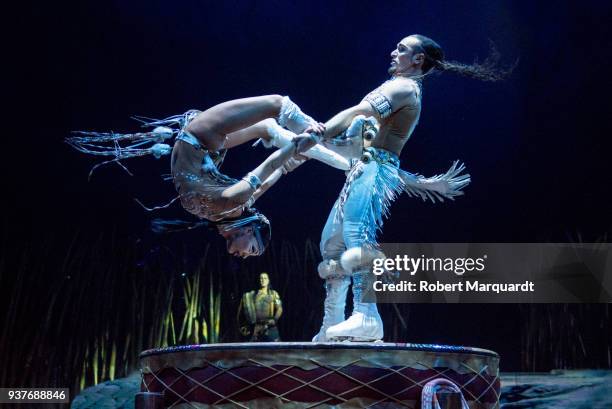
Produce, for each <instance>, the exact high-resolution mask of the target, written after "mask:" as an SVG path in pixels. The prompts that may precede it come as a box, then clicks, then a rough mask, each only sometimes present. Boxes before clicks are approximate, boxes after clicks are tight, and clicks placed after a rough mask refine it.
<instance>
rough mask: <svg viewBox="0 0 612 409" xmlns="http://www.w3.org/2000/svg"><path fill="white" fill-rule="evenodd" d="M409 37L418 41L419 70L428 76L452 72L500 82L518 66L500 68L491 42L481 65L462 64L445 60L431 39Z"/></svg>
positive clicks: (497, 55)
mask: <svg viewBox="0 0 612 409" xmlns="http://www.w3.org/2000/svg"><path fill="white" fill-rule="evenodd" d="M410 37H414V38H416V39H417V40H419V42H420V46H421V48H422V51H423V54H425V61H424V62H423V67H422V68H421V69H422V71H423V74H428V73H430V72H432V71H444V72H454V73H456V74H459V75H463V76H465V77H470V78H475V79H478V80H481V81H500V80H503V79H506V78H508V76H509V75H510V74H511V73H512V70H514V68H515V67H516V65H517V64H518V60H517V61H516V62H515V63H514V64H512V65H511V66H509V67H506V68H504V67H501V66H500V65H499V60H500V57H501V55H500V53H499V51H497V48H495V44H493V42H490V44H489V55H488V56H487V58H485V59H484V61H483V62H482V63H479V62H478V61H477V60H476V61H474V62H473V63H472V64H464V63H461V62H458V61H447V60H445V59H444V51H443V50H442V47H440V45H439V44H438V43H436V42H435V41H434V40H432V39H431V38H429V37H425V36H423V35H420V34H413V35H411V36H410Z"/></svg>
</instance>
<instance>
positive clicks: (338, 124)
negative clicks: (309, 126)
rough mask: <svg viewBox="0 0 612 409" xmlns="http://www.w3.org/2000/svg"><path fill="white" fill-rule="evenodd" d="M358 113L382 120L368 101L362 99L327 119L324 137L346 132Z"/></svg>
mask: <svg viewBox="0 0 612 409" xmlns="http://www.w3.org/2000/svg"><path fill="white" fill-rule="evenodd" d="M357 115H365V116H366V117H368V116H374V117H375V118H376V120H378V121H380V116H379V115H378V113H377V112H376V111H375V110H374V109H373V108H372V106H371V105H370V104H369V103H368V102H366V101H361V102H360V103H359V104H357V105H355V106H353V107H351V108H348V109H345V110H344V111H341V112H340V113H338V114H336V115H334V116H333V117H332V118H331V119H330V120H329V121H327V122H326V123H325V133H324V135H323V137H324V138H333V137H334V136H336V135H338V134H340V133H342V132H344V131H345V130H346V128H348V127H349V125H350V124H351V122H352V121H353V119H354V118H355V117H356V116H357Z"/></svg>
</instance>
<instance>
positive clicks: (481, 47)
mask: <svg viewBox="0 0 612 409" xmlns="http://www.w3.org/2000/svg"><path fill="white" fill-rule="evenodd" d="M328 3H329V2H322V1H321V2H318V1H308V2H306V1H304V2H288V1H265V2H256V1H224V2H208V1H194V0H191V1H181V2H169V1H159V0H158V1H129V2H121V1H104V2H102V1H100V2H87V1H85V2H78V3H76V2H75V3H72V4H70V3H51V2H50V3H29V4H28V5H26V7H24V8H22V9H20V10H9V11H8V12H7V15H6V16H5V19H6V25H5V28H7V29H8V30H7V31H8V32H7V35H6V36H5V41H6V42H7V46H6V47H5V50H6V51H5V53H6V55H7V56H8V58H7V60H5V64H6V65H8V68H9V74H8V75H6V76H5V78H4V79H5V82H6V84H5V86H4V87H3V88H4V93H5V98H4V99H5V102H6V103H7V105H8V109H6V110H5V111H4V112H5V113H6V115H7V116H6V117H5V118H4V120H3V123H4V124H5V129H4V131H5V132H3V135H2V138H3V142H2V147H3V153H4V155H3V158H2V160H1V161H0V166H1V171H2V175H3V191H4V194H3V195H2V196H3V199H2V205H3V209H2V215H1V219H0V220H2V222H3V224H4V227H3V251H4V252H5V255H4V258H3V260H5V263H8V264H10V261H11V260H19V259H20V258H23V257H34V258H36V257H42V258H43V260H44V262H45V264H47V266H49V269H50V270H53V268H54V267H53V266H56V265H59V264H61V260H62V259H63V257H64V256H65V254H66V252H67V249H68V248H69V247H70V246H71V245H72V244H74V243H73V242H74V240H75V237H78V242H79V244H80V245H83V246H87V245H88V243H93V242H94V241H95V240H96V239H98V238H99V237H101V235H104V234H109V235H112V237H113V240H114V244H113V245H115V246H117V245H119V246H120V247H123V246H125V247H134V248H136V247H138V248H139V250H138V251H142V252H145V253H146V252H147V251H149V250H148V248H147V246H151V248H157V247H156V246H157V244H156V243H157V240H165V244H166V245H167V248H168V249H169V250H168V252H170V253H173V252H175V251H177V250H175V248H174V246H178V244H177V242H180V245H181V246H183V248H182V250H181V257H185V258H186V259H190V260H197V258H198V257H199V256H201V255H202V254H201V249H202V248H203V245H204V244H205V243H207V242H211V243H215V246H216V247H215V248H218V249H221V248H222V246H220V244H221V243H220V240H221V239H220V238H219V237H217V235H216V234H215V233H214V232H210V231H205V230H202V231H201V232H198V234H197V235H195V234H190V235H185V236H182V238H181V236H173V237H172V238H171V239H167V238H166V239H157V238H154V237H151V235H150V233H148V224H149V220H150V219H151V217H153V216H152V215H151V214H149V213H146V212H145V211H143V210H142V209H141V208H140V207H139V206H138V205H137V204H135V203H134V202H133V200H132V199H133V198H139V199H141V200H142V201H143V202H144V203H147V204H160V203H165V202H167V201H168V200H170V199H171V198H172V197H174V195H175V192H174V189H173V187H172V184H171V183H170V182H164V181H162V179H161V175H162V174H164V173H168V172H169V162H168V160H167V159H162V160H160V161H155V160H154V159H152V158H146V159H135V160H132V161H128V162H126V163H125V164H126V165H127V166H128V167H129V168H130V170H131V171H132V172H133V173H134V175H135V176H134V177H130V176H128V175H127V174H126V173H124V172H123V170H121V169H120V168H119V167H118V166H114V165H113V166H108V167H105V168H101V169H99V170H98V171H97V172H96V173H95V174H94V176H93V178H92V180H91V181H90V182H89V183H88V182H87V173H88V172H89V170H90V168H91V166H92V165H93V164H95V163H96V160H95V159H96V158H92V157H85V156H84V155H81V154H78V153H77V152H75V151H73V150H71V149H70V148H69V147H68V146H67V145H66V144H64V143H63V138H64V137H66V136H68V135H69V133H70V131H72V130H98V131H110V130H114V131H118V132H121V131H130V130H136V129H137V123H136V122H134V121H132V120H130V116H131V115H144V116H150V117H165V116H169V115H173V114H178V113H182V112H184V111H186V110H187V109H190V108H196V109H205V108H207V107H209V106H212V105H214V104H216V103H219V102H222V101H225V100H229V99H232V98H239V97H245V96H253V95H261V94H267V93H278V94H282V95H290V96H291V98H292V99H293V100H294V101H295V102H296V103H298V104H299V105H300V106H301V107H302V109H303V110H304V111H305V112H307V113H309V114H311V115H312V116H313V117H315V118H316V119H318V120H320V121H326V120H327V119H329V118H330V117H331V116H332V115H334V114H335V113H337V112H338V111H340V110H341V109H344V108H347V107H349V106H351V105H352V104H355V103H357V102H358V101H359V100H360V99H361V98H362V97H363V96H364V95H365V94H366V93H367V92H369V91H370V90H372V89H373V88H375V87H376V86H377V85H379V84H380V83H381V82H382V81H384V80H385V79H386V71H387V68H388V66H389V62H390V57H389V54H390V53H391V51H392V50H393V49H394V47H395V44H396V43H397V42H398V41H399V40H400V39H401V38H403V37H404V36H406V35H409V34H412V33H421V34H424V35H427V36H430V37H432V38H433V39H435V40H436V41H438V42H439V43H440V44H441V45H442V47H443V48H444V49H445V52H446V56H447V58H448V59H450V60H458V61H462V62H471V61H473V60H474V59H475V58H476V57H480V59H481V60H482V59H484V57H485V56H486V54H487V52H488V44H489V43H488V42H489V40H492V41H493V42H494V43H495V44H496V45H497V48H498V49H499V51H500V52H501V54H502V60H503V61H504V63H505V64H507V65H510V64H512V63H513V62H514V61H515V60H516V59H520V62H519V64H518V66H517V68H516V70H515V71H514V73H513V75H512V76H511V78H510V79H508V80H507V81H504V82H499V83H483V82H479V81H475V80H471V79H467V78H462V77H458V76H454V75H452V74H444V75H441V76H434V77H431V78H428V79H427V80H426V81H425V84H424V95H423V112H422V116H421V120H420V123H419V126H418V127H417V129H416V131H415V132H414V134H413V136H412V138H411V140H410V141H409V142H408V143H407V145H406V147H405V149H404V152H403V153H402V156H401V160H402V167H403V168H404V169H407V170H410V171H414V172H419V173H422V174H424V175H431V174H435V173H439V172H442V171H445V170H446V169H447V168H448V166H450V164H451V162H452V161H453V160H455V159H461V160H462V161H464V162H465V163H466V166H467V168H468V171H469V173H470V174H471V175H472V183H471V185H470V186H469V187H468V188H467V189H466V195H465V196H464V197H461V198H459V199H458V200H456V201H455V202H449V203H443V204H436V205H432V204H431V203H422V202H421V201H419V200H415V199H410V198H408V197H406V196H403V197H401V198H400V199H398V200H397V201H396V203H395V204H394V205H393V207H392V212H391V213H392V216H391V218H390V219H389V220H388V221H387V223H386V225H385V229H384V234H383V235H382V237H381V241H386V242H547V241H550V242H559V241H562V242H564V241H585V242H589V241H596V240H604V241H607V240H608V238H609V234H610V233H611V232H612V212H611V211H610V207H611V206H610V193H609V192H610V186H611V183H610V182H611V179H612V178H611V169H612V167H611V166H610V148H611V146H612V144H611V143H610V135H611V132H610V130H611V124H610V123H611V121H610V118H611V116H610V92H609V91H610V87H609V85H610V68H611V67H610V53H611V47H610V45H609V38H610V34H611V33H610V24H609V22H610V17H611V13H610V11H611V7H610V6H609V5H608V4H609V3H608V2H603V1H602V2H589V1H582V2H576V1H567V2H563V1H562V2H554V3H552V2H526V1H493V2H492V1H485V0H482V1H470V2H448V1H438V2H425V1H401V2H400V1H388V2H355V1H334V2H331V4H328ZM267 154H269V151H265V150H264V149H262V148H261V147H258V148H255V149H252V148H250V147H246V146H245V147H240V148H238V149H236V150H235V151H232V152H230V154H229V155H228V157H227V159H226V162H225V164H224V172H225V173H227V174H229V175H231V176H240V175H243V174H245V173H246V172H247V171H249V170H251V169H253V168H254V167H255V166H256V165H257V164H259V163H260V162H261V161H262V160H263V159H264V158H265V156H266V155H267ZM343 180H344V175H343V174H342V172H339V171H336V170H334V169H332V168H329V167H326V166H324V165H322V164H319V163H315V162H314V161H311V162H309V163H307V164H306V165H304V166H302V167H301V168H300V169H298V170H296V171H295V172H294V173H292V174H290V175H289V176H288V177H285V178H284V179H283V180H281V181H280V182H279V183H278V184H277V185H276V186H275V187H274V189H273V190H272V191H271V192H270V193H269V194H267V196H264V197H263V198H262V199H261V200H260V202H259V203H258V208H259V209H260V210H262V211H263V212H264V213H265V214H266V215H267V216H268V217H269V218H270V219H271V221H272V223H273V241H274V243H276V244H278V243H280V242H283V241H287V242H290V243H293V244H294V245H296V246H298V247H299V246H300V245H303V243H304V242H305V241H306V240H309V239H310V240H312V241H314V242H317V241H318V238H319V235H320V231H321V229H322V227H323V224H324V221H325V219H326V217H327V213H328V211H329V209H330V208H331V205H332V204H333V201H334V200H335V198H336V197H337V194H338V192H339V190H340V188H341V186H342V183H343ZM154 216H155V217H170V218H172V217H183V218H187V216H188V215H187V214H186V213H184V212H183V211H182V210H181V209H180V208H179V207H178V205H176V206H174V207H172V208H170V209H168V210H164V211H160V212H157V213H156V214H155V215H154ZM77 232H78V233H77ZM76 234H78V236H76ZM37 243H38V244H37ZM40 243H44V244H40ZM117 243H119V244H117ZM39 245H40V246H42V247H44V248H45V249H47V251H46V252H45V254H44V255H41V254H37V253H36V251H33V252H31V253H28V254H29V255H28V256H24V249H25V248H28V249H37V248H38V247H37V246H39ZM143 246H144V249H143ZM185 246H186V247H187V250H185V249H184V247H185ZM32 253H33V254H32ZM6 260H8V261H6ZM225 262H226V263H228V264H227V266H229V267H228V268H230V269H233V270H236V271H237V270H238V269H241V268H246V267H244V266H249V265H251V266H256V267H253V268H252V269H251V270H249V271H251V272H250V273H245V274H244V276H243V277H244V279H243V284H242V285H243V286H244V287H245V288H248V287H250V286H252V285H255V283H256V271H255V270H257V269H258V268H259V267H260V265H259V264H253V263H257V262H256V261H253V260H248V261H245V262H242V261H240V262H237V261H235V260H233V261H230V260H227V261H225ZM16 263H18V261H17V262H16ZM237 263H244V264H243V267H238V265H237ZM187 264H189V263H187ZM135 268H136V267H135ZM263 268H265V266H264V267H263ZM7 272H8V273H7ZM290 273H291V272H280V271H273V274H272V275H273V276H272V279H273V282H274V280H276V281H277V282H278V281H279V280H280V278H279V275H281V274H290ZM10 274H11V270H5V274H4V276H5V279H6V280H7V282H8V283H11V281H10ZM33 274H34V273H33ZM312 275H313V278H312V279H311V282H310V283H306V284H303V283H295V284H296V285H297V286H302V285H306V286H320V284H321V283H320V281H319V280H318V279H317V278H316V273H315V271H314V270H313V272H312ZM51 276H52V274H51V275H41V276H37V280H39V283H40V284H41V285H42V286H43V287H44V283H45V280H52V278H50V277H51ZM7 277H8V278H7ZM3 290H4V291H7V292H8V291H10V286H8V285H5V286H4V289H3ZM322 296H323V293H322V289H321V288H320V287H317V292H316V293H315V294H314V295H312V296H309V297H308V299H305V300H296V299H293V300H287V299H286V300H285V303H286V310H287V311H288V312H287V314H290V310H291V305H292V303H299V304H302V303H306V304H307V305H311V306H312V308H313V309H315V310H317V311H320V308H321V307H320V300H321V299H322ZM5 299H6V298H5ZM228 308H230V306H228ZM231 308H235V306H231ZM565 308H566V307H565ZM593 308H594V312H593V314H604V312H603V309H601V310H598V309H597V307H593ZM602 308H603V307H602ZM414 311H415V312H414V313H413V314H411V316H410V318H411V319H412V320H413V321H411V322H410V323H409V327H410V329H409V331H408V334H409V335H408V337H407V339H403V341H416V340H418V341H420V342H444V343H463V344H472V345H476V346H483V347H488V348H492V349H496V350H498V351H499V352H501V353H502V356H504V357H506V364H507V366H506V368H509V369H515V370H516V369H519V366H518V364H516V362H518V360H519V355H520V353H519V351H518V350H517V348H518V347H517V345H518V344H517V342H518V341H517V340H518V339H519V338H520V336H521V335H520V334H519V333H518V332H519V331H520V329H521V323H520V322H518V319H517V311H518V309H517V306H503V305H499V306H487V309H486V310H485V309H483V308H481V306H461V307H457V306H443V305H437V306H418V307H415V309H414ZM230 315H231V314H230ZM289 316H291V315H289ZM432 316H436V317H442V318H440V319H435V320H432V319H431V317H432ZM318 319H320V318H318ZM284 325H286V326H290V325H294V324H291V323H290V320H289V319H288V322H287V323H285V324H284ZM299 325H302V323H299ZM318 325H319V323H318V322H314V321H313V322H312V323H311V322H309V323H308V325H307V330H305V334H303V335H301V336H300V337H296V338H299V340H306V339H307V338H309V337H310V336H311V334H310V332H312V330H313V329H315V328H317V326H318ZM281 329H282V328H281ZM308 331H310V332H308ZM306 332H308V333H306ZM292 333H295V331H293V332H292ZM312 333H314V332H312ZM5 336H6V334H5ZM66 336H73V334H66ZM295 340H298V339H295ZM596 341H597V340H588V339H587V340H586V341H584V342H586V343H587V344H588V343H589V342H596ZM504 354H505V355H504Z"/></svg>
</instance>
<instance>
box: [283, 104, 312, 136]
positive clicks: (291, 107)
mask: <svg viewBox="0 0 612 409" xmlns="http://www.w3.org/2000/svg"><path fill="white" fill-rule="evenodd" d="M313 122H314V119H312V117H310V116H308V115H306V114H305V113H304V112H302V110H301V109H300V107H299V106H297V104H295V103H294V102H293V101H292V100H291V99H289V97H283V102H282V104H281V110H280V113H279V114H278V123H279V124H280V126H282V127H285V128H287V129H289V130H290V131H291V132H294V133H296V134H300V133H302V132H304V130H305V129H306V128H308V127H309V126H310V124H311V123H313Z"/></svg>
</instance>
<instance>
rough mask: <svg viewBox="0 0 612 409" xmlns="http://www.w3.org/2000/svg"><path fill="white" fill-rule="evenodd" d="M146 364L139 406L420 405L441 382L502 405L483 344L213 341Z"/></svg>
mask: <svg viewBox="0 0 612 409" xmlns="http://www.w3.org/2000/svg"><path fill="white" fill-rule="evenodd" d="M140 364H141V370H142V384H141V391H142V392H146V393H144V394H141V395H142V396H140V399H137V402H136V403H137V409H145V408H176V409H185V408H197V409H203V408H250V409H270V408H414V409H420V408H421V407H422V406H421V399H422V395H424V394H423V393H422V392H423V388H424V387H425V386H426V385H427V384H429V385H428V387H429V389H427V390H429V391H430V392H431V385H433V384H436V383H446V384H449V385H451V386H453V387H454V386H457V387H458V390H460V392H461V394H462V395H463V398H464V399H465V402H467V405H468V406H469V408H471V409H492V408H498V407H499V394H500V381H499V355H497V353H495V352H493V351H488V350H485V349H479V348H468V347H457V346H446V345H425V344H391V343H353V342H350V343H349V342H336V343H310V342H303V343H302V342H272V343H240V344H210V345H190V346H179V347H169V348H162V349H152V350H148V351H144V352H143V353H141V354H140ZM448 381H450V382H448ZM451 382H452V383H451ZM158 394H163V396H161V395H158ZM434 395H435V389H434ZM456 396H459V395H458V393H456ZM151 398H153V399H151ZM456 401H457V402H459V400H456ZM428 404H429V403H428ZM429 406H431V405H429ZM456 406H457V404H454V405H452V404H448V405H447V406H446V407H448V408H451V407H456ZM458 407H459V408H461V405H460V403H459V404H458ZM464 407H465V406H464ZM422 409H430V407H423V408H422Z"/></svg>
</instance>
